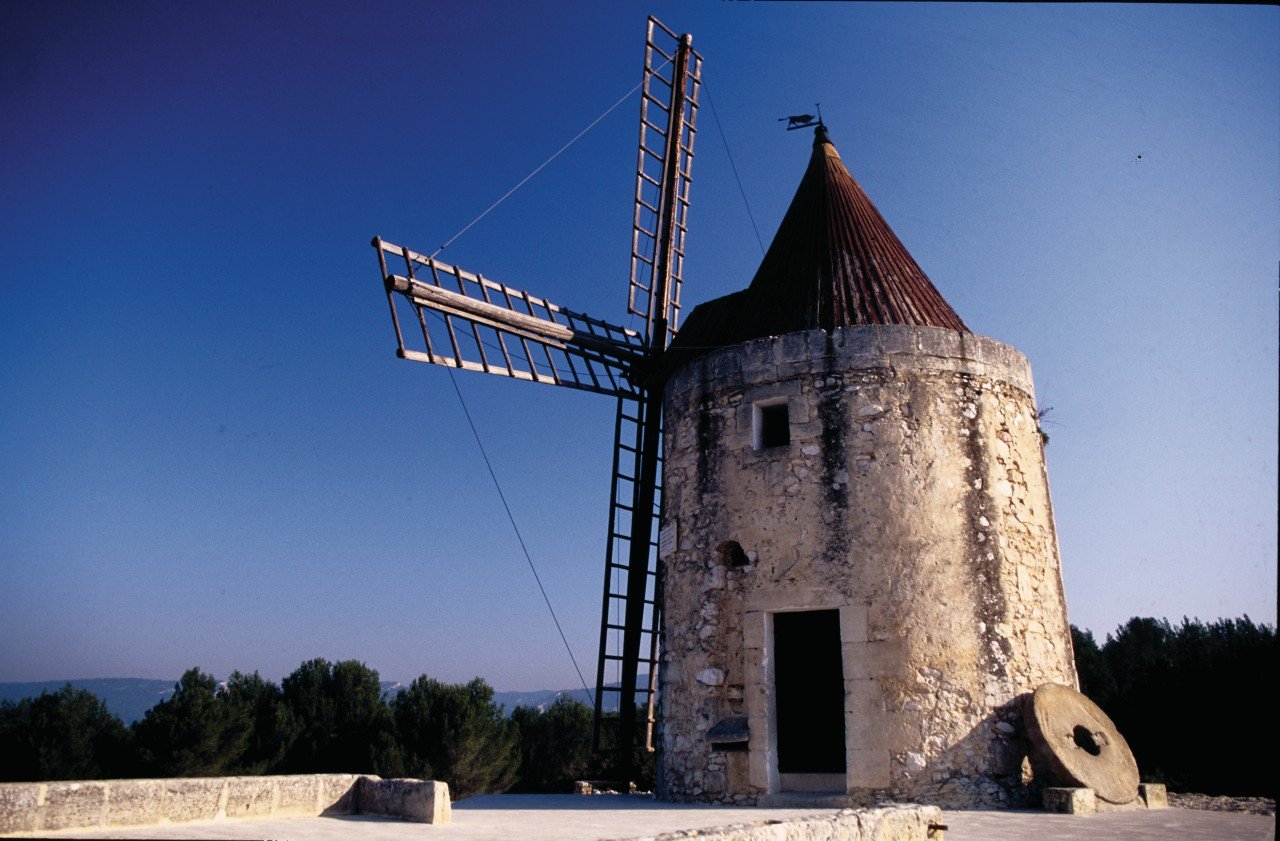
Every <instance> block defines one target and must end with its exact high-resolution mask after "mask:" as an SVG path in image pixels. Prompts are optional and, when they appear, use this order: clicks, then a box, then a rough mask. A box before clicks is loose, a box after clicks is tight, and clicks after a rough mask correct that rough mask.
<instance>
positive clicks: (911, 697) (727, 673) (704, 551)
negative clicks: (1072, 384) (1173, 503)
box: [659, 327, 1076, 805]
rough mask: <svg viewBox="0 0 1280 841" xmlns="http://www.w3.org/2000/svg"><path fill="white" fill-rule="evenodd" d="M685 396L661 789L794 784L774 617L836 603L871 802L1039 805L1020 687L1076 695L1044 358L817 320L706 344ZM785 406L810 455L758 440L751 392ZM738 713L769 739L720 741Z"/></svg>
mask: <svg viewBox="0 0 1280 841" xmlns="http://www.w3.org/2000/svg"><path fill="white" fill-rule="evenodd" d="M666 400H667V404H666V415H665V417H666V419H667V420H666V440H665V467H664V471H665V472H664V488H665V494H666V498H665V500H664V506H665V513H664V520H663V540H662V558H661V562H662V564H663V568H664V575H665V584H664V586H665V609H664V628H663V640H662V642H663V662H662V664H661V667H660V672H659V674H660V679H661V684H662V704H663V709H662V716H661V721H662V724H661V728H662V729H661V738H660V750H661V751H662V755H661V759H660V766H661V772H660V774H661V781H660V793H661V794H662V795H663V796H665V797H667V798H670V799H676V800H706V801H718V802H736V803H753V802H756V800H757V798H759V797H760V796H761V795H764V794H768V793H771V792H777V791H778V790H779V780H778V774H777V771H776V760H775V758H774V756H775V753H776V734H775V733H774V732H773V729H774V719H773V709H772V691H773V690H772V663H771V662H770V659H769V658H770V648H771V646H772V642H771V637H772V630H771V629H772V620H771V616H772V614H773V613H775V612H777V611H783V610H798V609H823V608H831V609H838V610H839V611H840V619H841V623H840V624H841V642H842V650H843V667H844V679H845V738H846V746H845V747H846V766H847V771H846V783H847V785H846V791H847V794H848V795H849V797H850V802H852V803H855V804H856V803H869V802H875V801H878V800H883V799H886V798H892V799H914V800H917V801H920V802H930V803H937V804H939V805H981V804H988V805H1015V804H1016V803H1018V802H1020V800H1021V798H1022V796H1023V795H1024V793H1025V789H1024V787H1023V785H1022V781H1021V765H1022V759H1023V756H1024V750H1023V748H1022V746H1021V743H1020V741H1019V737H1018V735H1017V734H1018V731H1019V730H1020V727H1019V714H1020V713H1019V706H1018V704H1017V703H1014V702H1015V699H1017V698H1019V696H1020V695H1022V694H1023V693H1026V692H1029V691H1031V690H1034V689H1035V688H1036V687H1037V686H1039V685H1040V684H1042V683H1045V682H1049V681H1054V682H1059V683H1066V684H1069V685H1075V684H1076V676H1075V667H1074V660H1073V656H1072V651H1071V643H1070V633H1069V630H1068V625H1067V614H1066V605H1065V602H1064V599H1063V592H1062V581H1061V573H1060V568H1059V559H1058V546H1057V539H1056V536H1055V532H1054V526H1053V516H1052V511H1051V508H1050V501H1049V490H1048V484H1047V479H1046V475H1045V468H1044V455H1043V446H1042V442H1041V437H1040V434H1039V427H1038V424H1037V419H1036V409H1035V399H1034V393H1033V390H1032V385H1031V376H1030V367H1029V365H1028V364H1027V362H1026V359H1025V357H1023V356H1022V354H1020V353H1018V352H1017V351H1016V350H1014V349H1013V348H1010V347H1008V346H1006V345H1003V344H1000V343H999V342H995V341H993V340H991V339H986V338H982V337H978V336H972V335H962V334H959V333H956V332H953V331H949V330H942V329H937V328H914V327H857V328H843V329H839V330H836V331H834V332H833V333H830V334H828V333H827V332H825V331H811V332H807V333H796V334H791V335H787V336H782V337H778V338H771V339H762V340H757V341H753V342H749V343H747V344H745V345H742V346H739V347H736V348H727V349H723V350H720V351H717V352H714V353H712V354H710V355H708V356H706V357H703V358H702V359H700V360H697V361H695V362H693V363H691V364H690V365H688V366H686V367H685V368H683V369H681V370H680V371H679V372H677V374H676V375H675V377H673V378H672V380H671V381H670V382H669V383H668V386H667V393H666ZM779 400H782V401H785V402H786V403H787V405H788V411H789V415H790V434H791V441H790V444H789V445H786V446H783V447H776V448H769V449H762V450H757V449H755V447H754V446H753V433H752V428H753V423H754V421H753V404H755V403H757V402H760V401H764V402H765V403H770V402H777V401H779ZM731 541H732V543H731ZM734 543H736V544H737V546H734ZM738 547H740V551H738ZM744 554H745V558H744V557H743V555H744ZM735 559H736V560H735ZM743 561H746V564H745V565H742V562H743ZM729 716H746V717H747V721H748V725H749V729H750V736H749V742H748V750H745V751H716V750H712V749H711V746H710V744H709V741H708V738H707V730H709V729H710V728H711V727H713V726H714V725H716V724H717V723H718V722H720V721H722V720H723V719H725V718H726V717H729Z"/></svg>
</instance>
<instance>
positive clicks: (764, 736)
mask: <svg viewBox="0 0 1280 841" xmlns="http://www.w3.org/2000/svg"><path fill="white" fill-rule="evenodd" d="M747 747H748V748H750V749H751V750H753V751H755V750H768V748H769V719H768V717H767V716H763V715H758V716H756V715H753V716H748V717H747Z"/></svg>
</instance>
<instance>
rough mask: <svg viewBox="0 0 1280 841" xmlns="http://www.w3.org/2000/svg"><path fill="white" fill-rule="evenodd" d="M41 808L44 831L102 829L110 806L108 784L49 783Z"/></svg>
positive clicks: (41, 825) (41, 827)
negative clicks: (96, 827) (107, 806)
mask: <svg viewBox="0 0 1280 841" xmlns="http://www.w3.org/2000/svg"><path fill="white" fill-rule="evenodd" d="M47 785H48V788H47V789H45V794H44V804H43V805H42V806H41V808H40V829H75V828H77V827H86V826H101V825H102V819H103V816H104V815H105V813H106V805H107V784H106V783H48V784H47Z"/></svg>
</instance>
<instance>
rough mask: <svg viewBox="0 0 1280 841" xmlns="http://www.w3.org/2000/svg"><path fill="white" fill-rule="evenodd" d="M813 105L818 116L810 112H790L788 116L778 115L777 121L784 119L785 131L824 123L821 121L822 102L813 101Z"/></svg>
mask: <svg viewBox="0 0 1280 841" xmlns="http://www.w3.org/2000/svg"><path fill="white" fill-rule="evenodd" d="M814 107H815V108H817V110H818V116H817V117H814V116H813V115H812V114H792V115H791V116H790V117H779V118H778V122H782V121H783V120H786V123H787V131H795V130H796V129H798V128H808V127H809V126H821V125H825V124H824V123H823V122H822V103H821V102H815V103H814Z"/></svg>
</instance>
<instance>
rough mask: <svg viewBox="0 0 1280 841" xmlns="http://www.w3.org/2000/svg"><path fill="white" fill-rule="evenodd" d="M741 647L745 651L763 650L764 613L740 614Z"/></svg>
mask: <svg viewBox="0 0 1280 841" xmlns="http://www.w3.org/2000/svg"><path fill="white" fill-rule="evenodd" d="M742 647H743V648H745V649H747V650H755V649H761V648H764V613H763V612H761V611H751V612H748V613H744V614H742Z"/></svg>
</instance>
